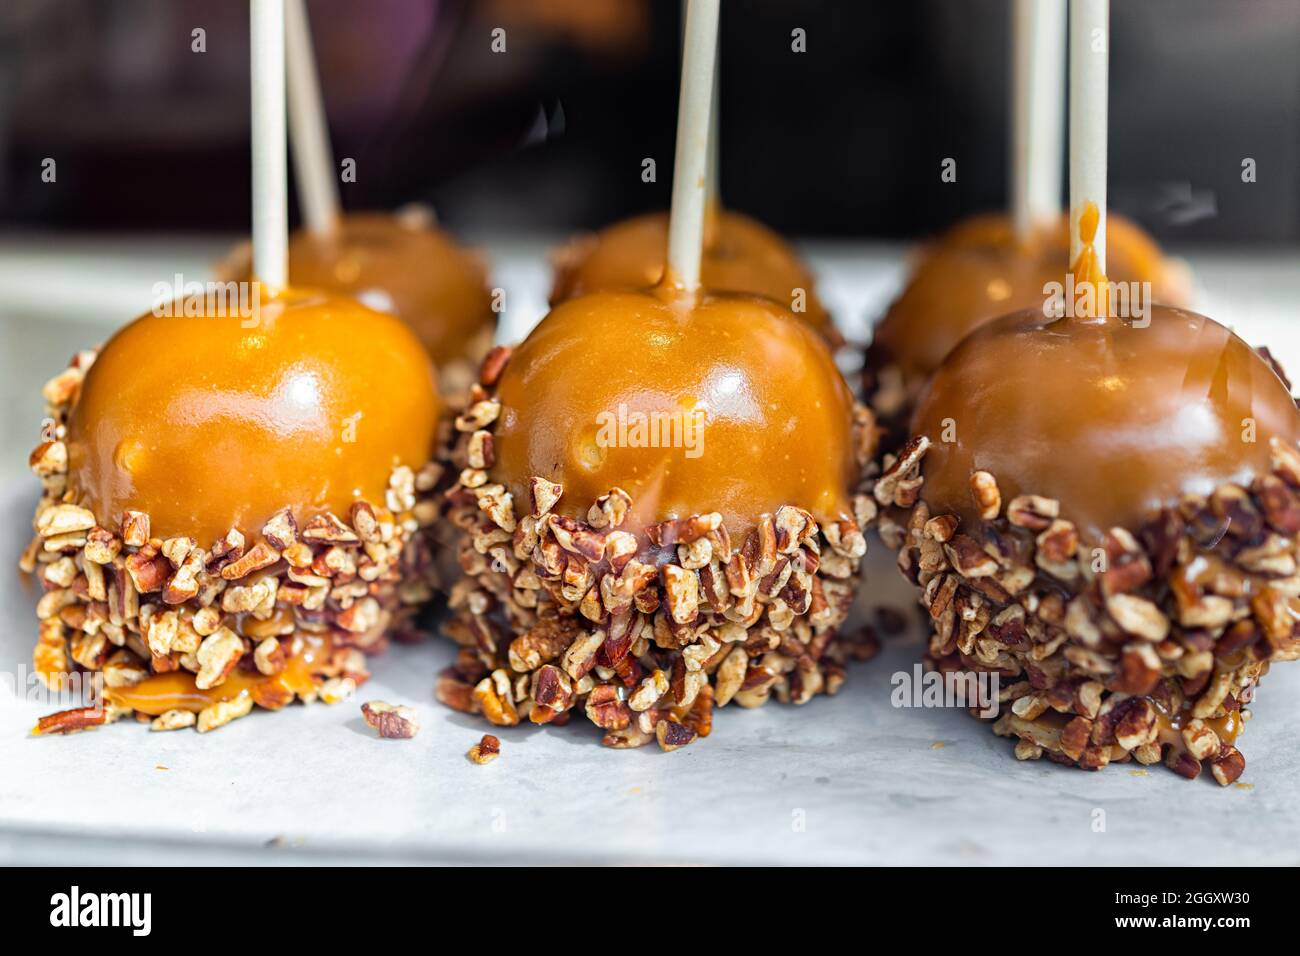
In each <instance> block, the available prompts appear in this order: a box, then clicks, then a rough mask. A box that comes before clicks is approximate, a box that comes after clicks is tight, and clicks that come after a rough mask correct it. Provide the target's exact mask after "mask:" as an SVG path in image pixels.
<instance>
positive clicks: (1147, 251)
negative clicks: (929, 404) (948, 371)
mask: <svg viewBox="0 0 1300 956" xmlns="http://www.w3.org/2000/svg"><path fill="white" fill-rule="evenodd" d="M1069 242H1070V224H1069V217H1068V216H1061V218H1060V219H1059V220H1058V221H1057V222H1055V223H1052V224H1051V225H1049V226H1046V227H1043V228H1040V229H1038V230H1036V231H1035V232H1034V233H1033V234H1032V235H1031V236H1029V237H1028V238H1027V239H1026V240H1025V241H1023V242H1021V241H1018V239H1017V237H1016V234H1015V231H1014V230H1013V229H1012V227H1011V222H1010V220H1009V219H1008V217H1007V216H1005V215H995V214H986V215H981V216H975V217H972V218H970V219H967V220H964V221H962V222H961V223H959V224H958V225H956V226H954V227H953V228H952V229H951V230H950V231H949V232H948V233H947V234H946V235H944V236H943V237H942V238H941V239H940V240H939V241H937V242H936V243H934V244H933V245H932V246H930V247H929V249H927V250H926V253H925V255H924V256H923V257H922V258H921V260H920V262H919V263H918V264H917V267H916V270H915V272H914V273H913V275H912V278H911V280H910V281H909V282H908V284H907V287H906V288H905V289H904V290H903V292H902V294H901V295H900V296H899V297H898V299H897V300H896V301H895V302H894V303H893V305H891V306H890V309H889V312H888V313H887V314H886V315H885V317H884V318H883V319H882V320H881V321H880V322H879V323H878V324H877V326H876V329H875V332H874V337H873V343H872V360H873V362H875V363H876V364H881V363H884V362H888V363H890V364H892V365H895V366H896V367H897V368H899V370H900V371H902V373H903V375H904V377H905V380H906V381H907V382H908V383H909V384H911V383H914V384H915V385H917V386H919V385H920V384H921V380H922V379H924V378H926V377H928V376H929V375H930V374H931V373H933V372H934V370H935V369H936V368H938V366H939V363H940V362H941V361H942V360H943V358H944V356H945V355H947V354H948V353H949V352H950V351H952V349H953V347H954V346H955V345H956V344H957V343H958V342H960V341H961V340H962V338H964V337H965V336H966V335H967V334H969V333H970V332H971V331H973V330H974V329H976V328H978V327H979V326H981V325H983V324H984V323H985V322H988V321H991V320H992V319H995V318H997V317H998V316H1001V315H1006V314H1008V313H1011V312H1019V311H1021V310H1024V309H1031V308H1037V309H1041V308H1042V306H1043V302H1044V298H1045V291H1044V289H1045V286H1046V284H1047V283H1050V282H1060V281H1061V277H1062V274H1063V272H1064V270H1065V269H1067V268H1068V267H1069V264H1070V251H1069ZM1106 247H1107V254H1106V255H1107V262H1108V266H1107V272H1108V275H1109V278H1110V279H1111V280H1113V281H1115V282H1149V283H1151V295H1152V298H1154V299H1155V301H1157V302H1161V303H1164V304H1166V305H1181V304H1182V302H1183V300H1184V299H1185V298H1186V289H1185V288H1184V285H1185V280H1184V279H1183V277H1182V274H1181V272H1180V270H1179V269H1178V268H1177V267H1176V266H1175V264H1173V263H1170V262H1169V261H1168V260H1166V259H1165V258H1164V257H1163V256H1162V255H1161V253H1160V249H1159V248H1158V247H1157V246H1156V245H1155V243H1154V242H1152V240H1151V238H1150V237H1149V236H1147V235H1146V234H1145V233H1144V232H1143V231H1142V230H1141V229H1140V228H1138V226H1136V225H1135V224H1134V223H1132V222H1130V221H1129V220H1127V219H1125V218H1123V217H1122V216H1117V215H1109V216H1107V219H1106Z"/></svg>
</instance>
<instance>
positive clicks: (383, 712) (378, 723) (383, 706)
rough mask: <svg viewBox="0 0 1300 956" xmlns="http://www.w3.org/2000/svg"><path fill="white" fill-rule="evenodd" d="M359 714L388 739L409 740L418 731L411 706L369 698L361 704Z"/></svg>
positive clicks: (418, 726)
mask: <svg viewBox="0 0 1300 956" xmlns="http://www.w3.org/2000/svg"><path fill="white" fill-rule="evenodd" d="M361 714H362V716H363V717H365V718H366V723H368V724H369V725H370V726H371V727H373V728H375V730H377V731H378V732H379V736H381V737H387V738H388V739H390V740H409V739H410V738H412V737H414V736H415V735H416V734H418V733H419V732H420V723H419V721H418V720H417V719H416V713H415V710H414V709H413V708H411V707H403V706H399V705H395V704H390V703H387V702H386V701H382V700H369V701H366V702H365V703H364V704H362V705H361Z"/></svg>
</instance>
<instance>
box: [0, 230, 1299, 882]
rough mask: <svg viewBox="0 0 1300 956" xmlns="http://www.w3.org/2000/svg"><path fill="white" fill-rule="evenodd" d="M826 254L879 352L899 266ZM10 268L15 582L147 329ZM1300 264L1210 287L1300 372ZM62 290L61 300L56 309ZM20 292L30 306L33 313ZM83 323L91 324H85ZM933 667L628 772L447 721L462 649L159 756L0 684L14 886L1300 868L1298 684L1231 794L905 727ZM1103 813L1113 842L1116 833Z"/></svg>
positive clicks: (901, 596)
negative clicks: (527, 872) (98, 382)
mask: <svg viewBox="0 0 1300 956" xmlns="http://www.w3.org/2000/svg"><path fill="white" fill-rule="evenodd" d="M542 248H543V244H542V243H515V244H501V243H497V244H493V245H492V248H491V249H490V252H491V253H492V254H493V257H494V259H495V260H496V261H497V262H498V264H499V266H500V268H499V270H498V277H497V281H499V282H501V283H502V285H503V286H504V287H505V288H506V289H507V301H508V302H509V303H510V314H509V316H508V317H507V322H506V324H505V331H504V335H505V337H510V338H513V337H515V336H517V335H518V334H521V333H522V331H523V330H525V329H526V328H527V326H528V325H529V324H530V323H531V321H533V319H534V318H535V317H536V316H537V315H539V314H540V313H541V311H542V309H543V308H544V300H545V292H546V285H547V282H548V277H547V270H546V267H545V263H544V260H543V259H542V258H541V251H542ZM810 248H811V249H812V251H813V263H814V266H815V267H816V269H817V270H818V272H819V274H820V286H819V289H820V290H821V291H822V292H823V293H824V295H825V297H826V299H827V300H828V302H829V303H830V307H831V308H832V310H833V311H834V312H835V313H836V315H837V317H838V318H840V319H841V320H842V321H843V322H844V324H845V325H846V327H847V329H848V331H849V332H850V334H851V335H853V336H854V337H858V338H861V337H862V335H863V332H864V330H865V328H866V327H867V320H868V317H869V316H871V315H874V314H876V312H877V311H878V309H879V308H880V306H881V305H882V304H883V303H884V302H885V301H887V299H888V298H889V296H890V294H891V293H892V290H893V287H894V283H895V282H896V281H897V278H898V276H899V275H900V272H901V267H902V257H901V255H900V252H899V250H898V249H895V248H887V247H882V246H861V245H834V244H813V245H812V246H811V247H810ZM220 249H221V244H219V243H216V244H206V245H204V244H199V245H197V246H193V247H186V246H179V247H176V248H172V249H170V250H163V249H161V248H152V247H151V248H149V249H148V250H147V251H148V255H147V256H146V257H144V258H139V259H137V258H135V257H128V256H119V257H118V258H116V259H113V260H110V262H111V264H112V271H113V272H115V273H118V274H130V275H138V276H140V277H141V285H142V286H143V288H144V293H147V290H148V286H149V284H150V282H151V281H153V280H149V281H148V282H146V281H144V277H145V276H147V275H149V274H150V271H151V270H153V271H154V272H157V271H163V273H164V275H166V274H169V273H170V271H171V270H172V269H173V268H174V266H173V263H175V262H183V264H184V267H185V268H190V267H191V266H192V267H193V268H199V264H201V263H202V262H205V261H211V258H213V257H215V256H216V255H217V254H218V253H219V252H220ZM8 251H9V250H7V249H5V248H4V247H3V246H0V343H2V344H3V346H4V348H2V349H0V357H3V360H4V363H5V364H4V366H3V367H0V373H2V374H0V400H4V401H5V402H6V407H8V408H9V409H11V410H14V411H12V413H11V415H10V416H7V417H9V418H14V417H20V418H21V417H22V416H24V415H25V416H27V418H28V421H27V422H26V423H24V424H23V425H22V429H21V434H20V433H19V432H18V431H15V432H13V433H12V435H13V437H12V439H10V438H8V437H7V438H6V443H5V446H4V447H3V448H0V456H2V457H3V459H4V460H5V468H4V469H3V470H2V471H0V474H4V475H7V476H12V480H10V481H9V482H8V484H5V485H3V486H0V528H3V529H4V530H3V531H0V563H3V564H4V565H5V566H7V567H8V568H10V569H12V567H13V562H14V561H15V560H16V557H17V554H18V552H19V550H20V549H21V548H22V546H23V545H24V544H25V543H26V528H27V527H28V522H29V521H30V510H31V507H32V505H33V504H34V502H35V500H36V497H37V492H36V483H35V479H32V478H30V477H22V475H21V472H22V470H23V468H22V463H23V462H24V461H25V457H26V453H27V451H28V446H29V445H30V444H31V443H32V442H33V441H34V440H35V437H36V426H37V420H38V419H39V399H36V398H34V397H33V396H34V393H35V390H36V389H37V388H38V387H39V384H40V382H41V381H43V379H44V378H45V377H47V376H48V375H49V374H50V373H51V372H53V371H55V370H56V369H57V367H58V363H59V362H62V361H63V360H64V359H66V357H67V355H69V354H71V352H72V351H74V350H75V349H76V348H77V347H79V346H80V345H82V344H84V343H85V342H87V341H93V340H97V339H101V338H103V337H104V335H106V334H107V332H108V331H109V329H110V328H111V323H112V321H113V319H114V316H116V317H117V318H118V319H120V318H121V317H123V316H125V315H129V314H130V313H131V312H133V311H138V309H133V308H131V307H130V305H129V301H130V300H129V299H128V297H127V294H126V287H127V285H129V283H125V282H124V284H123V285H122V286H121V287H119V291H120V293H121V294H119V295H118V298H116V299H114V298H113V293H112V291H111V290H112V287H111V286H108V287H107V288H108V289H109V292H105V291H104V289H102V288H101V289H100V292H101V295H100V296H99V297H98V298H97V299H95V300H94V301H93V302H92V301H91V300H90V297H89V296H87V294H86V293H85V291H84V290H83V289H81V288H80V287H77V286H74V285H71V284H67V283H64V284H62V285H60V284H59V283H57V282H55V281H54V280H55V279H56V278H57V277H58V275H59V274H60V270H64V271H66V270H68V268H69V262H70V259H71V257H70V256H68V254H67V253H68V247H60V248H59V249H58V251H57V254H55V255H51V253H50V251H49V250H48V249H46V250H43V251H42V250H38V249H29V250H28V251H27V252H26V253H24V255H25V260H24V261H25V262H26V264H27V268H26V269H25V270H24V271H23V273H22V274H23V276H24V278H23V280H22V283H21V286H19V285H14V284H12V283H11V282H8V281H7V275H6V270H11V271H9V272H8V278H12V277H13V275H14V272H13V271H12V270H13V269H14V267H13V266H12V262H13V260H12V259H10V258H9V257H8V255H7V252H8ZM72 252H74V253H77V254H78V258H76V262H77V269H78V271H77V274H79V275H81V276H82V277H83V278H87V279H89V280H90V281H92V282H93V281H94V277H95V276H96V275H102V274H105V273H107V272H108V271H109V268H108V267H106V266H105V263H104V261H103V260H102V259H101V258H98V257H96V256H94V255H92V252H93V249H92V248H91V247H89V246H81V247H73V248H72ZM1296 261H1297V259H1296V257H1295V256H1294V254H1289V255H1283V254H1271V255H1264V254H1260V255H1251V256H1249V257H1234V258H1226V257H1215V256H1205V257H1193V260H1192V264H1193V267H1194V268H1195V269H1196V272H1197V277H1198V281H1199V283H1200V285H1201V286H1202V287H1203V288H1204V289H1205V290H1207V291H1206V295H1205V300H1206V301H1205V303H1204V307H1203V308H1204V311H1207V312H1209V313H1210V314H1212V315H1217V316H1219V317H1220V318H1224V319H1227V318H1229V317H1230V315H1231V317H1232V318H1235V320H1236V324H1237V325H1238V326H1239V328H1240V331H1242V332H1243V333H1244V334H1245V335H1246V337H1247V338H1249V339H1250V340H1251V341H1253V342H1260V341H1267V342H1268V343H1269V344H1270V345H1271V346H1273V347H1274V350H1275V352H1277V354H1279V356H1280V357H1281V358H1282V359H1283V360H1284V361H1287V362H1289V364H1291V366H1292V367H1293V368H1300V347H1298V346H1300V339H1298V337H1297V334H1296V330H1295V329H1294V328H1293V327H1292V326H1291V324H1290V323H1291V322H1293V319H1291V318H1290V316H1291V315H1293V314H1294V303H1295V302H1296V301H1300V270H1297V269H1296V266H1295V263H1296ZM147 263H148V264H147ZM159 263H164V265H161V266H160V265H159ZM41 277H45V278H47V279H49V280H50V281H48V282H46V283H45V284H44V285H41V284H40V282H41V281H42V280H41ZM33 285H35V286H36V288H38V289H40V290H42V291H43V293H44V295H41V296H38V295H36V294H35V293H34V292H33ZM10 291H14V292H23V294H25V295H26V296H27V297H28V300H29V301H30V302H31V303H32V308H31V309H30V310H26V311H15V310H14V309H13V308H12V304H13V302H14V299H13V298H11V297H10V295H9V293H10ZM144 293H142V294H144ZM60 295H62V296H63V298H62V299H60V298H59V296H60ZM68 302H80V303H83V306H84V307H83V308H82V310H81V311H80V312H79V314H76V315H71V314H69V313H68V312H67V311H66V310H65V309H64V308H63V306H64V305H66V304H67V303H68ZM4 303H8V304H9V305H8V306H6V305H4ZM60 319H61V320H62V321H60ZM871 548H872V552H871V555H870V556H869V558H870V561H869V566H868V578H867V583H866V586H865V593H866V597H867V599H868V600H870V601H874V602H878V603H885V604H890V605H893V606H895V607H899V608H905V609H908V610H909V611H910V608H911V606H912V605H911V601H912V595H911V592H910V589H909V588H908V587H907V586H906V584H905V583H904V582H903V581H902V580H901V578H900V577H899V575H898V573H897V571H896V570H895V569H894V568H893V567H892V564H891V562H890V560H889V556H888V555H887V554H886V553H885V551H884V548H883V546H882V545H880V543H879V542H878V541H873V542H872V544H871ZM34 605H35V597H34V596H33V595H32V594H31V593H30V592H29V591H28V590H27V589H26V588H25V587H24V585H23V583H22V582H21V581H20V579H19V576H18V575H17V573H16V572H15V571H13V570H8V571H0V672H5V673H12V672H15V671H16V670H17V669H19V668H25V667H30V654H31V648H32V644H33V643H34V641H35V633H36V628H35V621H34V614H33V608H34ZM920 650H921V644H920V636H919V633H917V634H913V635H911V636H910V638H908V639H895V640H893V641H891V642H890V643H889V645H888V647H887V650H886V652H885V653H884V654H883V655H882V656H881V657H880V658H878V659H877V660H875V661H872V662H870V663H868V664H863V665H857V666H855V667H854V668H853V669H852V670H851V672H850V678H849V682H848V684H847V686H846V687H845V689H844V691H843V692H842V693H841V694H840V695H839V696H837V697H835V698H831V699H827V698H819V699H817V700H815V701H814V702H813V703H811V704H809V705H807V706H805V707H801V708H795V707H783V706H780V705H777V704H771V705H769V706H767V707H765V708H763V709H761V710H757V711H743V710H738V709H736V708H734V707H728V708H725V709H723V710H721V711H719V712H718V714H717V719H716V721H715V724H714V733H713V735H712V736H711V737H709V738H708V739H706V740H701V741H697V742H696V743H695V744H692V745H691V746H689V747H687V748H685V749H684V750H681V751H678V752H675V753H672V754H663V753H660V752H659V751H658V748H654V747H652V748H647V749H644V750H640V751H631V752H623V751H611V750H606V749H604V748H602V747H600V746H599V744H598V742H597V741H598V736H597V733H596V731H595V729H594V728H592V727H590V726H589V725H588V724H586V722H585V721H582V720H578V719H575V720H574V722H573V723H572V724H571V725H570V726H569V727H567V728H531V727H520V728H509V729H496V730H492V728H489V727H488V726H487V725H485V724H482V723H480V722H479V721H477V720H474V719H472V718H469V717H466V716H464V715H460V714H456V713H453V712H450V711H447V710H445V709H444V708H442V707H441V706H439V705H438V704H437V703H436V702H434V700H433V699H432V685H433V680H434V674H435V672H436V671H437V669H438V668H440V667H441V666H442V665H443V664H444V663H445V662H446V661H447V660H449V658H450V656H451V651H450V648H449V646H448V645H447V644H446V643H445V642H441V641H439V642H430V643H428V644H425V645H423V646H420V647H415V648H400V647H399V648H395V649H394V650H393V651H391V652H390V653H389V654H388V655H386V656H385V657H382V658H379V659H376V660H375V661H374V664H373V671H374V678H373V680H372V681H371V683H370V684H369V685H367V686H366V687H364V688H363V689H362V692H361V694H360V695H359V697H358V698H357V700H355V701H353V702H349V703H347V704H341V705H338V706H336V707H326V706H324V705H316V706H312V707H301V706H295V707H292V708H290V709H288V710H285V711H282V712H280V713H278V714H268V713H257V714H255V715H253V716H250V717H248V718H245V719H244V720H241V721H237V722H236V723H234V724H232V725H230V726H228V727H225V728H222V729H220V730H218V731H215V732H213V733H211V734H208V735H206V736H199V735H198V734H195V733H193V732H190V731H182V732H178V733H172V734H151V733H149V732H148V731H147V730H146V729H145V728H143V727H140V726H137V725H136V724H134V723H133V722H127V723H123V724H119V725H116V726H114V727H109V728H104V729H101V730H98V731H94V732H92V733H86V734H81V735H77V736H74V737H70V738H65V739H36V738H31V737H28V736H27V732H28V729H29V728H30V727H31V725H32V723H34V721H35V719H36V717H38V716H39V715H40V714H41V713H43V712H46V711H47V710H48V708H45V707H43V706H42V705H40V704H38V703H29V702H27V701H15V700H14V699H12V697H11V696H8V695H7V694H6V691H5V690H4V689H3V687H0V863H4V862H17V861H37V862H42V861H48V862H81V861H94V862H101V863H108V862H111V863H115V864H117V863H123V862H134V863H152V862H163V861H166V862H218V863H220V862H250V861H255V862H266V863H289V862H347V861H386V860H394V861H432V862H492V861H532V862H579V861H584V860H588V861H602V862H622V861H654V862H680V863H722V862H737V863H749V862H753V863H760V862H769V863H902V864H938V863H963V864H967V863H969V864H986V863H987V864H991V863H1005V864H1021V865H1023V864H1041V863H1067V862H1082V863H1188V864H1191V863H1195V864H1217V865H1225V864H1226V865H1240V864H1249V863H1297V862H1300V822H1298V820H1297V815H1296V813H1295V810H1294V807H1295V803H1296V797H1297V794H1298V793H1300V754H1298V753H1297V748H1296V743H1295V740H1296V734H1295V727H1296V723H1295V721H1297V720H1298V719H1300V667H1296V666H1286V665H1283V666H1279V667H1278V668H1276V669H1275V670H1274V671H1273V673H1272V674H1270V675H1269V676H1268V678H1266V680H1265V681H1264V684H1263V690H1262V692H1261V694H1260V698H1259V701H1258V702H1257V704H1256V705H1255V706H1254V708H1253V709H1254V712H1255V719H1254V720H1253V721H1252V722H1251V723H1250V725H1249V727H1248V729H1247V732H1246V734H1245V735H1244V736H1243V738H1242V749H1243V751H1244V753H1245V754H1246V757H1247V761H1248V768H1247V771H1246V775H1245V777H1244V778H1243V779H1244V782H1247V783H1249V784H1250V785H1252V788H1251V789H1246V788H1238V787H1233V788H1228V789H1226V790H1222V789H1220V788H1219V787H1218V786H1216V785H1215V784H1213V783H1212V782H1210V781H1209V780H1208V778H1207V779H1204V780H1200V781H1196V782H1192V783H1188V782H1186V781H1183V780H1181V779H1179V778H1177V777H1175V776H1174V775H1173V774H1171V773H1169V772H1168V771H1165V770H1163V769H1162V768H1159V767H1155V768H1151V769H1150V771H1149V772H1148V773H1147V774H1146V775H1135V774H1134V772H1133V771H1134V770H1136V769H1137V768H1136V767H1130V766H1116V767H1111V768H1109V769H1107V770H1106V771H1104V772H1102V773H1100V774H1088V773H1084V772H1082V771H1076V770H1070V769H1066V768H1063V767H1058V766H1056V765H1054V764H1051V763H1048V762H1046V761H1044V762H1039V763H1034V764H1023V763H1018V762H1016V761H1015V760H1014V759H1013V757H1012V755H1011V744H1010V743H1009V742H1008V741H1006V740H1003V739H1000V738H997V737H994V736H993V735H992V734H991V732H989V730H988V729H987V727H985V726H983V725H982V724H980V723H979V722H977V721H975V720H973V719H972V718H969V717H967V716H966V715H965V714H964V713H960V712H957V711H939V710H903V709H895V708H893V707H892V706H891V705H890V699H889V698H890V690H891V684H890V677H891V675H892V674H893V673H894V672H896V671H899V670H904V671H906V670H910V668H911V666H912V664H913V662H914V661H915V660H916V659H917V658H918V657H919V655H920ZM374 698H381V699H385V700H388V701H391V702H394V703H405V704H410V705H412V706H415V707H416V708H417V709H418V710H419V711H420V714H421V718H422V722H423V729H422V730H421V732H420V734H419V736H418V737H416V738H415V739H414V740H412V741H382V740H378V739H376V738H375V737H374V736H373V734H372V733H371V732H370V730H369V729H368V728H367V727H366V726H365V725H364V723H363V722H362V720H361V716H360V713H359V710H358V706H359V703H360V701H362V700H368V699H374ZM489 730H491V731H492V732H494V733H496V734H497V735H498V736H499V737H500V738H501V741H502V750H503V754H502V756H501V758H500V759H498V760H497V761H496V762H495V763H492V764H490V765H488V766H485V767H479V766H475V765H473V764H471V763H470V762H469V761H468V760H467V759H466V758H465V751H466V750H468V749H469V747H470V746H471V745H472V744H474V743H475V742H477V740H478V739H479V736H480V735H481V734H483V733H485V732H488V731H489ZM936 744H942V746H941V747H936ZM160 767H165V768H167V769H159V768H160ZM1097 810H1102V811H1104V812H1105V824H1106V829H1105V832H1104V833H1097V832H1094V829H1093V827H1094V820H1095V819H1096V814H1095V811H1097ZM800 821H802V822H803V827H802V829H799V828H798V824H799V822H800Z"/></svg>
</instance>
